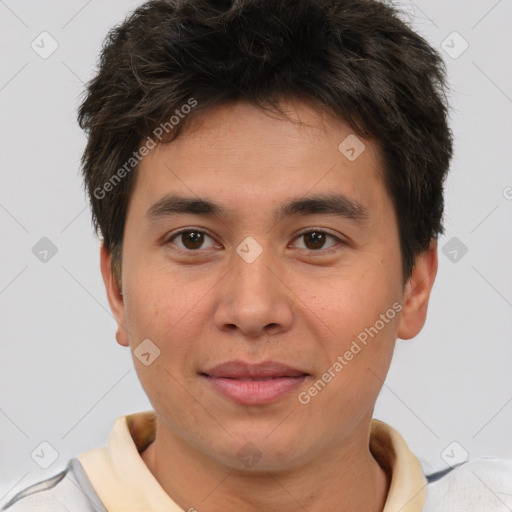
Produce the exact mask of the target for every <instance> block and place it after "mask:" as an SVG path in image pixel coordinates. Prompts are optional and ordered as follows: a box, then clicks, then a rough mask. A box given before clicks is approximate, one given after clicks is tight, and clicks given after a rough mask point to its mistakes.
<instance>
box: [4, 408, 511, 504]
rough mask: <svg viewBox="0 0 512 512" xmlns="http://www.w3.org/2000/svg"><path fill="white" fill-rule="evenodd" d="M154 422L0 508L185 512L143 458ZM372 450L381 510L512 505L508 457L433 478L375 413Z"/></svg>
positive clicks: (117, 429)
mask: <svg viewBox="0 0 512 512" xmlns="http://www.w3.org/2000/svg"><path fill="white" fill-rule="evenodd" d="M155 420H156V415H155V413H154V411H145V412H140V413H135V414H131V415H127V416H122V417H120V418H118V419H117V420H116V421H115V423H114V426H113V428H112V431H111V433H110V435H109V438H108V443H107V444H106V445H105V446H101V447H98V448H94V449H92V450H89V451H86V452H84V453H81V454H80V455H78V456H77V457H76V458H74V459H72V460H71V461H70V462H69V464H68V467H67V468H66V469H65V470H64V471H62V472H61V473H59V474H58V475H55V476H54V477H52V478H50V479H47V480H45V481H43V482H40V483H38V484H35V485H34V486H31V487H29V488H28V489H25V490H24V491H21V492H20V493H18V494H17V495H16V496H15V497H14V498H13V499H12V500H11V501H10V502H9V503H8V504H7V505H6V506H5V508H3V509H2V510H7V512H25V511H27V512H28V511H29V510H30V511H31V512H32V511H41V512H42V511H43V510H44V511H46V512H54V511H59V512H60V511H62V512H64V511H66V510H68V511H73V512H107V511H108V512H141V511H145V512H164V511H165V512H187V511H184V510H183V509H182V508H181V507H180V506H178V505H177V504H176V503H175V502H174V501H173V500H172V498H171V497H170V496H169V495H168V494H167V493H166V492H165V491H164V489H163V488H162V487H161V486H160V484H159V483H158V481H157V480H156V478H155V477H154V476H153V474H152V473H151V472H150V470H149V469H148V467H147V466H146V464H145V463H144V461H143V459H142V457H141V456H140V453H141V452H142V451H144V449H145V448H146V447H147V446H148V445H149V444H150V443H151V442H152V441H153V440H154V438H155V425H156V421H155ZM370 451H371V452H372V454H373V456H374V458H375V459H376V460H377V462H378V463H379V464H380V466H381V467H382V468H383V469H384V470H385V471H386V472H387V473H388V475H390V478H391V483H390V488H389V492H388V495H387V499H386V503H385V506H384V509H383V512H444V511H446V512H448V511H449V512H457V511H464V512H469V511H474V512H494V511H496V512H498V511H500V512H507V510H508V511H510V510H512V461H510V460H503V459H493V458H487V459H476V460H473V461H470V462H466V463H465V464H462V465H460V466H457V467H455V469H453V470H452V471H443V472H440V473H437V474H435V475H431V476H428V477H427V476H425V475H424V473H423V471H422V468H421V465H420V462H419V461H418V459H417V458H416V457H415V455H414V454H413V453H412V452H411V451H410V449H409V448H408V446H407V444H406V443H405V441H404V439H403V438H402V436H401V435H400V434H399V433H398V432H397V431H396V430H395V429H393V428H392V427H390V426H389V425H387V424H386V423H384V422H382V421H379V420H376V419H373V420H372V424H371V435H370ZM475 475H476V477H477V478H478V479H480V481H481V482H480V486H478V485H477V483H478V482H479V481H478V480H477V478H475ZM482 483H483V484H484V485H485V487H484V485H482ZM507 500H508V501H507ZM192 510H194V509H192Z"/></svg>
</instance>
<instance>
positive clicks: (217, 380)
mask: <svg viewBox="0 0 512 512" xmlns="http://www.w3.org/2000/svg"><path fill="white" fill-rule="evenodd" d="M306 377H307V375H302V376H300V377H279V378H277V379H268V380H237V379H227V378H223V377H210V376H205V378H206V379H208V381H209V382H210V383H211V384H212V385H213V386H214V387H215V389H217V390H218V391H220V392H221V393H222V394H223V395H225V396H227V397H228V398H231V400H233V401H234V402H236V403H238V404H247V405H262V404H269V403H272V402H275V401H277V400H279V399H280V398H281V397H283V396H284V395H286V394H287V393H290V392H291V391H293V390H294V389H297V388H298V387H299V386H300V385H301V384H302V383H303V382H304V380H305V379H306Z"/></svg>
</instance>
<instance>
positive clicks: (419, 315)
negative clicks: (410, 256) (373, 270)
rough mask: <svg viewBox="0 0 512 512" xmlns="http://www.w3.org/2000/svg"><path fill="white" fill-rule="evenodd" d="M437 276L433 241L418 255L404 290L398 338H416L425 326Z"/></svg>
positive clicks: (435, 248)
mask: <svg viewBox="0 0 512 512" xmlns="http://www.w3.org/2000/svg"><path fill="white" fill-rule="evenodd" d="M436 274H437V241H436V240H432V242H431V243H430V246H429V247H428V249H426V250H425V251H423V252H422V253H420V254H418V256H417V257H416V260H415V263H414V269H413V271H412V275H411V277H410V278H409V280H408V281H407V283H406V285H405V289H404V299H403V304H402V312H401V315H400V324H399V327H398V337H399V338H401V339H403V340H409V339H411V338H414V336H416V335H417V334H418V333H419V332H420V331H421V329H422V328H423V325H424V324H425V320H426V318H427V308H428V301H429V298H430V292H431V290H432V286H433V285H434V281H435V278H436Z"/></svg>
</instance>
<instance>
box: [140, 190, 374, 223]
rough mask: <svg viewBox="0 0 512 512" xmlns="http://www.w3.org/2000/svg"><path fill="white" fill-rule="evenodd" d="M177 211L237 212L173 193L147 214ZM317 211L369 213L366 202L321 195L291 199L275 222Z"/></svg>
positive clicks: (360, 216) (352, 215) (359, 216)
mask: <svg viewBox="0 0 512 512" xmlns="http://www.w3.org/2000/svg"><path fill="white" fill-rule="evenodd" d="M176 214H194V215H205V216H208V217H224V218H226V217H229V216H230V215H232V214H233V210H232V209H230V208H227V207H225V206H223V205H221V204H219V203H217V202H216V201H213V200H211V199H208V198H197V197H184V196H180V195H177V194H170V195H166V196H164V197H162V198H161V199H159V200H158V201H157V202H156V203H154V204H153V205H152V206H151V207H150V208H149V209H148V210H147V212H146V215H145V216H146V218H148V219H150V220H158V219H161V218H166V217H171V216H173V215H176ZM314 214H323V215H333V216H337V217H342V218H345V219H349V220H354V221H357V222H363V221H364V220H366V219H368V216H369V215H368V210H367V209H366V208H365V207H364V206H363V205H361V204H360V203H358V202H357V201H354V200H353V199H350V198H348V197H347V196H345V195H343V194H319V195H314V196H310V197H299V198H295V199H291V200H289V201H287V202H286V203H284V204H283V205H281V207H280V208H279V209H278V210H277V211H276V212H275V214H274V221H275V222H280V221H281V220H283V219H284V218H287V217H291V216H293V215H314Z"/></svg>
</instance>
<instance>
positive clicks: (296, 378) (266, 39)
mask: <svg viewBox="0 0 512 512" xmlns="http://www.w3.org/2000/svg"><path fill="white" fill-rule="evenodd" d="M79 122H80V125H81V127H82V128H84V129H85V130H86V132H87V135H88V144H87V147H86V149H85V152H84V155H83V160H82V163H83V174H84V179H85V183H86V187H87V190H88V192H89V197H90V200H91V206H92V211H93V220H94V223H95V227H96V229H97V231H98V232H99V233H101V235H102V242H103V244H102V248H101V255H100V257H101V270H102V275H103V279H104V282H105V287H106V292H107V296H108V300H109V303H110V306H111V309H112V312H113V314H114V316H115V318H116V321H117V325H118V330H117V334H116V338H117V341H118V343H119V344H121V345H123V346H126V347H130V350H131V351H132V354H133V360H134V364H135V368H136V371H137V374H138V376H139V378H140V381H141V383H142V386H143V388H144V390H145V392H146V393H147V395H148V398H149V400H150V401H151V403H152V405H153V408H154V411H147V412H144V413H137V414H132V415H128V416H124V417H121V418H119V419H118V420H117V421H116V423H115V425H114V427H113V430H112V432H111V435H110V438H109V440H108V444H107V445H106V446H104V447H99V448H97V449H93V450H90V451H88V452H85V453H82V454H80V455H78V457H77V458H75V459H73V460H72V461H70V464H69V466H68V468H67V469H66V470H65V471H63V472H62V473H59V474H58V475H56V476H55V477H53V478H51V479H49V480H46V481H44V482H41V483H39V484H36V486H33V487H31V488H29V489H27V490H25V491H23V492H22V493H21V494H20V495H18V496H16V497H15V498H14V499H13V500H12V501H11V503H10V504H7V506H6V510H8V511H9V512H20V511H24V510H36V509H38V508H39V509H40V510H66V509H67V510H73V511H75V510H76V511H82V510H83V511H92V510H99V511H105V510H108V511H115V512H117V511H119V512H121V511H123V512H126V511H142V510H144V511H146V510H147V511H164V510H165V511H182V510H187V511H195V510H197V511H200V512H219V511H227V512H229V511H234V510H243V511H261V510H264V511H270V510H279V511H281V512H287V511H296V510H307V511H310V512H317V511H320V510H329V511H344V512H347V511H363V510H364V511H368V512H374V511H375V512H376V511H385V512H398V511H402V512H414V511H421V510H424V511H434V510H435V511H436V512H439V511H442V510H446V511H448V510H450V511H456V510H468V509H469V507H470V506H471V507H473V508H472V509H473V510H482V511H484V510H485V511H486V512H488V511H491V510H503V502H502V501H500V500H499V499H498V498H497V497H496V496H495V495H493V493H489V494H486V495H481V494H480V493H478V492H474V490H473V489H472V486H471V474H472V472H474V471H475V470H478V473H479V474H483V475H485V477H486V478H489V479H491V480H492V481H493V482H498V483H499V484H500V485H501V487H500V489H502V490H504V492H505V493H506V492H508V493H510V492H511V486H512V485H511V483H510V482H508V481H507V480H506V478H507V471H508V472H510V469H511V464H510V462H509V461H500V460H487V459H482V460H475V461H471V462H468V463H466V464H463V465H461V466H458V467H456V468H455V469H453V470H452V471H448V472H443V473H440V474H435V475H429V476H428V478H427V477H426V476H425V475H424V474H423V472H422V470H421V466H420V464H419V461H418V460H417V458H416V457H415V456H414V454H412V453H411V451H410V450H409V449H408V447H407V445H406V444H405V442H404V440H403V439H402V437H401V436H400V434H399V433H398V432H397V431H396V430H394V429H393V428H392V427H390V426H389V425H387V424H385V423H383V422H380V421H378V420H375V419H373V418H372V415H373V409H374V405H375V401H376V399H377V397H378V394H379V391H380V389H381V387H382V383H383V381H384V379H385V377H386V374H387V371H388V368H389V365H390V363H391V359H392V354H393V350H394V346H395V342H396V339H397V338H401V339H410V338H413V337H414V336H416V335H417V334H418V332H419V331H420V330H421V328H422V327H423V325H424V322H425V319H426V314H427V306H428V301H429V296H430V291H431V289H432V286H433V283H434V279H435V275H436V270H437V244H436V240H437V237H438V235H439V234H440V233H442V213H443V182H444V179H445V176H446V173H447V171H448V167H449V162H450V158H451V154H452V140H451V134H450V130H449V128H448V125H447V105H446V103H445V97H444V68H443V63H442V61H441V59H440V57H439V55H438V54H437V53H436V52H435V51H434V50H433V49H432V48H431V47H430V46H429V45H428V44H427V43H426V42H425V41H424V40H423V39H422V38H421V37H420V36H418V35H417V34H415V33H414V32H413V31H412V30H411V29H410V28H409V27H407V26H406V25H405V24H404V23H403V22H402V21H400V20H399V18H398V15H397V13H396V12H395V11H394V10H393V9H392V8H391V7H389V6H387V5H384V4H382V3H378V2H374V1H369V0H352V1H348V0H331V1H327V0H303V1H300V2H297V1H295V2H292V1H291V0H278V1H276V0H273V1H264V0H262V1H256V0H239V1H235V2H214V1H212V0H209V1H208V0H202V1H200V0H185V1H177V0H176V1H163V0H161V1H153V2H148V3H146V4H144V5H142V6H141V7H140V8H139V9H137V10H136V11H135V12H134V13H133V15H132V16H130V17H129V18H128V19H127V20H125V22H124V23H123V24H121V25H120V26H119V27H116V28H115V29H114V30H113V31H112V32H111V33H110V34H109V37H108V39H107V41H106V44H105V46H104V49H103V51H102V56H101V62H100V66H99V70H98V73H97V75H96V76H95V77H94V79H93V80H92V81H91V82H90V83H89V84H88V89H87V95H86V98H85V100H84V102H83V103H82V105H81V107H80V111H79ZM475 507H476V508H475ZM500 507H501V508H500Z"/></svg>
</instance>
